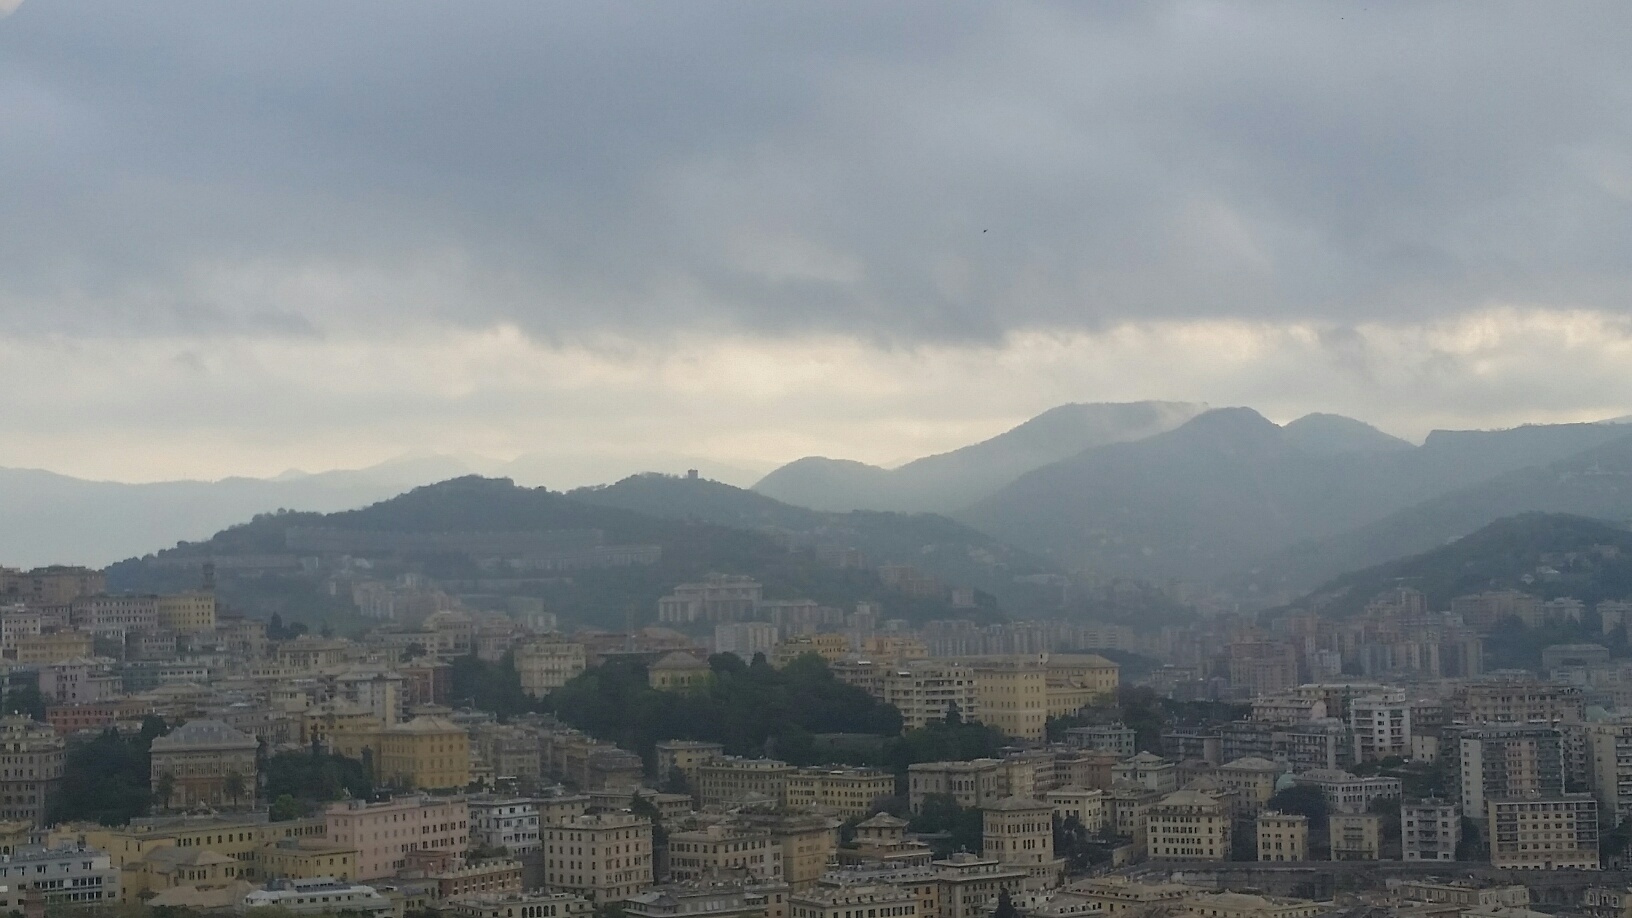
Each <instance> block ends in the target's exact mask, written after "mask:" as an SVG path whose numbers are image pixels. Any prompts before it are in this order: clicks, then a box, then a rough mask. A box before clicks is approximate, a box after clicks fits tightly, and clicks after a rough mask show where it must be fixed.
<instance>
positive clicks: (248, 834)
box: [49, 815, 326, 867]
mask: <svg viewBox="0 0 1632 918" xmlns="http://www.w3.org/2000/svg"><path fill="white" fill-rule="evenodd" d="M325 831H326V830H325V823H324V821H323V819H322V817H318V818H315V819H293V820H289V821H287V822H267V821H266V817H265V816H264V815H259V816H257V815H211V816H174V817H170V818H165V819H151V820H143V824H142V825H129V826H99V825H95V824H92V823H78V824H68V825H62V826H58V827H56V828H54V829H52V830H51V833H50V837H49V841H50V843H51V844H52V845H56V844H59V843H62V842H79V841H83V842H84V843H85V844H86V845H88V846H90V847H92V848H99V849H101V850H103V851H106V852H108V856H109V857H111V858H112V859H113V865H114V866H115V867H124V866H126V865H128V864H133V863H136V862H138V861H142V860H145V859H146V858H147V856H148V855H149V854H151V853H153V852H154V851H157V850H159V849H161V848H180V849H182V850H194V849H199V848H207V849H209V850H211V851H214V852H216V853H218V854H225V855H226V856H228V857H230V858H234V859H235V860H238V861H240V862H243V863H246V864H249V865H250V866H251V867H253V866H254V864H255V863H256V858H257V855H258V852H259V851H260V850H261V849H262V848H263V847H265V846H267V845H270V844H272V843H274V842H277V841H280V840H282V839H286V838H319V839H320V838H322V837H323V836H324V833H325Z"/></svg>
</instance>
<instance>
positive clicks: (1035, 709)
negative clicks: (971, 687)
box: [968, 657, 1049, 740]
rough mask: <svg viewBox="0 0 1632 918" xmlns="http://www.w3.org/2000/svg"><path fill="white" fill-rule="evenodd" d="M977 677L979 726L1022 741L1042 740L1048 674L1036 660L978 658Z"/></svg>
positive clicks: (974, 668)
mask: <svg viewBox="0 0 1632 918" xmlns="http://www.w3.org/2000/svg"><path fill="white" fill-rule="evenodd" d="M968 662H969V668H970V670H971V671H972V672H973V673H974V677H975V706H976V707H977V708H978V709H979V710H980V722H981V723H983V724H985V725H987V726H988V727H995V728H997V729H998V730H1001V731H1003V732H1004V733H1005V734H1007V735H1009V736H1013V737H1016V738H1019V739H1035V740H1040V739H1043V738H1044V736H1045V734H1046V726H1047V724H1048V718H1049V708H1048V672H1047V671H1046V670H1045V669H1043V667H1042V664H1041V663H1040V662H1039V661H1038V660H1037V659H1036V658H1028V657H978V658H975V659H972V660H970V661H968Z"/></svg>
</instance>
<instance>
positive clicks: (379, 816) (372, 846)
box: [323, 794, 470, 880]
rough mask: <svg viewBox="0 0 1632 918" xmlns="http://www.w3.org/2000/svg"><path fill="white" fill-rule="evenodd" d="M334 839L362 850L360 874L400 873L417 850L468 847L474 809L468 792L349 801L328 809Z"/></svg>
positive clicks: (365, 877) (373, 876)
mask: <svg viewBox="0 0 1632 918" xmlns="http://www.w3.org/2000/svg"><path fill="white" fill-rule="evenodd" d="M323 821H324V824H325V826H326V827H327V835H328V840H329V842H330V843H331V844H336V845H345V846H347V847H351V848H356V849H357V877H358V879H362V880H372V879H377V878H379V877H388V876H392V875H394V874H396V873H397V871H399V870H401V869H403V868H404V867H406V866H407V864H408V855H409V854H410V853H412V852H415V851H464V850H465V849H466V848H467V847H469V846H470V810H469V807H468V806H467V805H466V803H465V798H463V797H430V796H425V795H417V794H416V795H409V796H405V797H397V798H395V799H392V800H387V801H384V802H381V803H366V802H364V801H361V800H348V801H344V802H341V803H335V804H330V806H329V808H328V809H327V810H325V811H324V812H323Z"/></svg>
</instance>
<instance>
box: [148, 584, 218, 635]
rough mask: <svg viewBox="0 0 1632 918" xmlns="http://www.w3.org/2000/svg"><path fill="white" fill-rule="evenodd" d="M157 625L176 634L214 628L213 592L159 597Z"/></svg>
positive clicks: (196, 632) (195, 632)
mask: <svg viewBox="0 0 1632 918" xmlns="http://www.w3.org/2000/svg"><path fill="white" fill-rule="evenodd" d="M159 627H160V628H162V629H164V630H166V631H174V632H176V633H177V634H200V633H203V632H207V631H214V630H215V594H214V593H203V592H199V593H175V594H172V595H169V596H160V597H159Z"/></svg>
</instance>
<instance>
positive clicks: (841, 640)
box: [771, 634, 850, 669]
mask: <svg viewBox="0 0 1632 918" xmlns="http://www.w3.org/2000/svg"><path fill="white" fill-rule="evenodd" d="M807 653H813V654H816V655H817V656H819V657H821V658H822V659H823V660H826V661H827V662H829V663H836V662H838V661H839V660H842V659H844V658H845V657H846V656H848V655H849V653H850V639H849V638H848V637H846V636H844V635H842V634H801V635H799V636H798V637H791V638H788V639H787V640H785V641H783V642H781V643H780V644H777V645H776V647H775V648H774V649H772V650H771V665H772V666H775V667H776V668H778V669H781V668H782V667H784V666H787V665H788V664H789V663H792V662H793V661H794V660H797V659H799V658H800V657H802V656H804V655H805V654H807Z"/></svg>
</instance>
